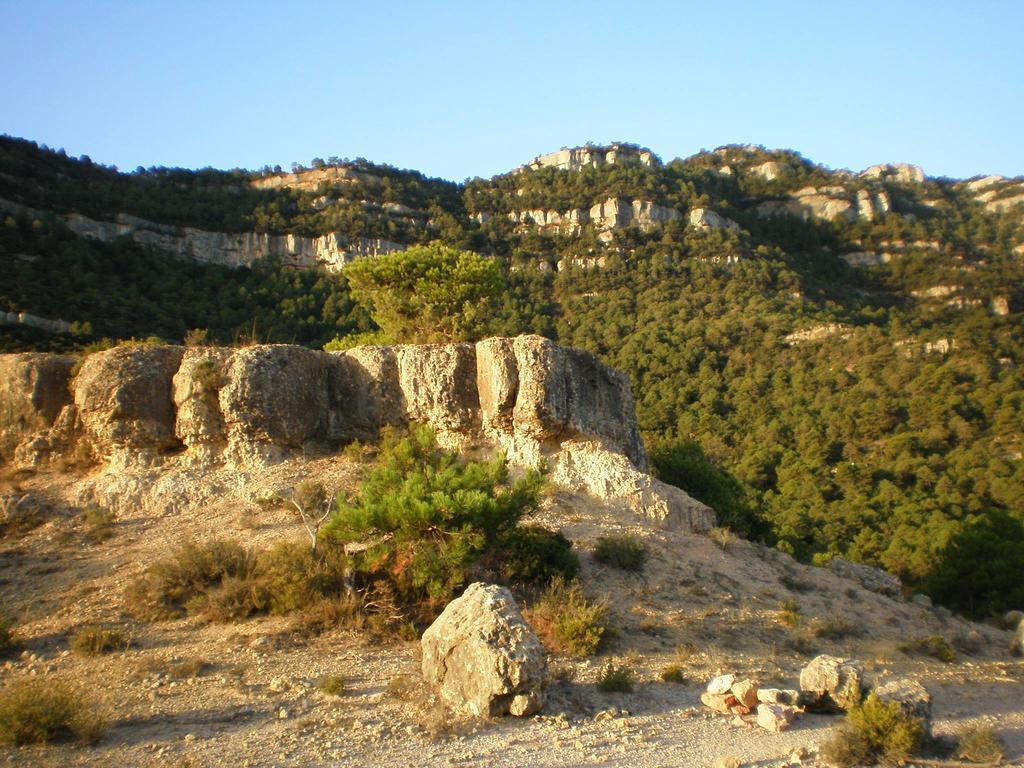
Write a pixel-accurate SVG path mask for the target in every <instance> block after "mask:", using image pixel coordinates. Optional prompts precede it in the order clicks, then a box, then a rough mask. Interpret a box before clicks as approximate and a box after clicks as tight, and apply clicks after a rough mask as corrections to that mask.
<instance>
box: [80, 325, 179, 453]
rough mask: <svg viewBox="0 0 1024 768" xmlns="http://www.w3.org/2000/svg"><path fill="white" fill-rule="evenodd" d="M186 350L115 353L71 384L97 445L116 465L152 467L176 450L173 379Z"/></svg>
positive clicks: (88, 362) (91, 361) (96, 359)
mask: <svg viewBox="0 0 1024 768" xmlns="http://www.w3.org/2000/svg"><path fill="white" fill-rule="evenodd" d="M184 352H185V349H184V348H183V347H173V346H157V345H149V344H143V345H136V346H124V347H114V348H113V349H108V350H106V351H103V352H97V353H96V354H94V355H90V356H89V357H87V358H86V359H85V362H84V363H83V364H82V369H81V371H79V373H78V376H76V377H75V380H74V382H73V384H72V389H73V392H74V400H75V408H76V409H77V410H78V415H79V417H80V418H81V420H82V424H83V426H84V428H85V430H86V433H87V434H88V435H89V438H90V439H91V441H92V444H93V445H94V446H95V447H96V449H97V450H98V451H99V452H100V453H101V454H102V455H106V456H108V458H109V460H110V461H111V462H112V463H115V464H124V463H143V464H145V463H149V462H151V461H152V460H153V459H155V458H156V456H157V455H158V454H160V453H163V452H165V451H168V450H172V449H175V448H177V447H178V446H179V445H180V443H179V441H178V437H177V435H176V434H175V431H174V422H175V412H174V400H173V397H172V392H171V379H172V378H173V376H174V374H175V372H176V371H177V370H178V366H179V365H180V363H181V358H182V356H183V355H184Z"/></svg>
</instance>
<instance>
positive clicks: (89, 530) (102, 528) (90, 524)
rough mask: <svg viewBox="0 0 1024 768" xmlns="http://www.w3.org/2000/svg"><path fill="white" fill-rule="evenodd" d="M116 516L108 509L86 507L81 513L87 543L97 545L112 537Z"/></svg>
mask: <svg viewBox="0 0 1024 768" xmlns="http://www.w3.org/2000/svg"><path fill="white" fill-rule="evenodd" d="M116 518H117V516H116V515H115V514H114V513H113V512H111V511H110V510H108V509H101V508H100V507H86V508H85V510H84V511H83V512H82V522H83V523H84V524H85V536H86V538H87V539H89V541H91V542H93V543H94V544H98V543H99V542H101V541H106V540H107V539H109V538H110V537H111V536H113V535H114V521H115V520H116Z"/></svg>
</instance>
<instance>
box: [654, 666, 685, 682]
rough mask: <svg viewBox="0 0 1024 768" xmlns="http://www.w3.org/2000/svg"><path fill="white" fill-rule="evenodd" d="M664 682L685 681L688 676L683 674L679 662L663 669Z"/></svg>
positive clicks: (661, 675) (662, 678)
mask: <svg viewBox="0 0 1024 768" xmlns="http://www.w3.org/2000/svg"><path fill="white" fill-rule="evenodd" d="M659 677H661V680H662V682H665V683H685V682H686V676H685V675H684V674H683V668H682V667H681V666H679V665H678V664H669V665H668V666H667V667H665V668H664V669H663V670H661V674H660V675H659Z"/></svg>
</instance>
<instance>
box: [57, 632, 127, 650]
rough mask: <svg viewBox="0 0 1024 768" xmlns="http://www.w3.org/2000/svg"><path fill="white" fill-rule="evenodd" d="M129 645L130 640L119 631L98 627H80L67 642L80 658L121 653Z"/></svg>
mask: <svg viewBox="0 0 1024 768" xmlns="http://www.w3.org/2000/svg"><path fill="white" fill-rule="evenodd" d="M129 644H130V640H129V639H128V637H127V636H126V635H125V634H124V633H123V632H121V630H119V629H114V628H111V627H103V626H99V625H90V626H86V627H82V628H81V629H79V630H78V631H77V632H75V633H74V634H73V635H72V636H71V638H70V640H69V641H68V645H69V646H70V648H71V650H72V651H74V652H75V653H77V654H80V655H82V656H102V655H103V654H105V653H113V652H114V651H123V650H124V649H125V648H127V647H128V645H129Z"/></svg>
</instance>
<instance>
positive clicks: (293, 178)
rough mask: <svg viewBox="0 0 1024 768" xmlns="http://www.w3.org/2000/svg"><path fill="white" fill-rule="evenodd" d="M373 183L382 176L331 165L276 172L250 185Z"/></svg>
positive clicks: (313, 186)
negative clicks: (289, 171)
mask: <svg viewBox="0 0 1024 768" xmlns="http://www.w3.org/2000/svg"><path fill="white" fill-rule="evenodd" d="M357 183H363V184H372V185H379V184H380V183H381V178H380V177H379V176H375V175H374V174H372V173H365V172H364V171H357V170H355V169H354V168H349V167H347V166H343V165H342V166H330V167H325V168H310V169H308V170H299V171H294V172H292V173H275V174H273V175H270V176H264V177H262V178H259V179H253V180H252V181H251V182H249V185H250V186H251V187H253V188H255V189H302V190H316V189H318V188H319V187H320V185H321V184H328V185H330V186H335V185H339V184H346V185H349V184H357Z"/></svg>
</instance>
